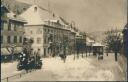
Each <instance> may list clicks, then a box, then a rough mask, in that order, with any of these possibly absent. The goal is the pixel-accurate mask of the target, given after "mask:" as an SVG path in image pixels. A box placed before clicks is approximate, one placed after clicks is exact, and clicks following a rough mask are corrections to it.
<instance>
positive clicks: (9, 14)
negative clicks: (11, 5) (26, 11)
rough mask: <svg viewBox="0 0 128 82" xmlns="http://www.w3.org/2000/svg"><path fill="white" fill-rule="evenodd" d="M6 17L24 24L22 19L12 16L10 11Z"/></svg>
mask: <svg viewBox="0 0 128 82" xmlns="http://www.w3.org/2000/svg"><path fill="white" fill-rule="evenodd" d="M7 17H8V18H9V19H11V20H15V21H20V22H26V21H25V20H24V18H22V17H20V16H17V15H16V14H14V13H13V12H12V11H10V12H9V13H7Z"/></svg>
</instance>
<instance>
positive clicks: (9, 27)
mask: <svg viewBox="0 0 128 82" xmlns="http://www.w3.org/2000/svg"><path fill="white" fill-rule="evenodd" d="M8 31H11V23H10V22H9V25H8Z"/></svg>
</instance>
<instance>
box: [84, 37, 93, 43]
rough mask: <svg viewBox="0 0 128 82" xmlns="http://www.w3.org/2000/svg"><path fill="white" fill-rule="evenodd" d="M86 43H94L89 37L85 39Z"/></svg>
mask: <svg viewBox="0 0 128 82" xmlns="http://www.w3.org/2000/svg"><path fill="white" fill-rule="evenodd" d="M86 41H87V42H95V41H94V40H92V39H90V38H89V37H87V38H86Z"/></svg>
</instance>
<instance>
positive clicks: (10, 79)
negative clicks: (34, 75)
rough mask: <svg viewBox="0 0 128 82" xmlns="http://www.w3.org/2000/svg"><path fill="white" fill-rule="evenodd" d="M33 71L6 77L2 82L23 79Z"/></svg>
mask: <svg viewBox="0 0 128 82" xmlns="http://www.w3.org/2000/svg"><path fill="white" fill-rule="evenodd" d="M32 71H34V70H32ZM32 71H28V72H26V71H25V72H22V73H19V74H16V75H12V76H8V77H5V78H3V79H1V82H9V81H12V80H14V79H18V78H21V77H22V76H23V75H24V74H27V73H31V72H32Z"/></svg>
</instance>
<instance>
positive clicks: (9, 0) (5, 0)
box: [1, 0, 30, 14]
mask: <svg viewBox="0 0 128 82" xmlns="http://www.w3.org/2000/svg"><path fill="white" fill-rule="evenodd" d="M1 1H2V4H3V5H5V6H6V7H7V8H8V9H9V10H11V11H13V12H14V13H15V14H21V13H22V12H23V11H24V10H25V9H27V8H29V7H30V4H26V3H23V2H19V1H16V0H1Z"/></svg>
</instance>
